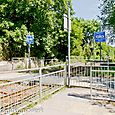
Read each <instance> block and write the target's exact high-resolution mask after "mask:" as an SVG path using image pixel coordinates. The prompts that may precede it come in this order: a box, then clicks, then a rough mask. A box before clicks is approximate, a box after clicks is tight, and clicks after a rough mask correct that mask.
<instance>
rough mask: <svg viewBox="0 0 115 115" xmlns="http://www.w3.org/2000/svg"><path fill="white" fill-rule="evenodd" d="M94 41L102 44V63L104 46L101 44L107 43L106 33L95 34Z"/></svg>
mask: <svg viewBox="0 0 115 115" xmlns="http://www.w3.org/2000/svg"><path fill="white" fill-rule="evenodd" d="M94 39H95V42H100V61H101V56H102V54H101V49H102V45H101V42H106V37H105V32H95V33H94Z"/></svg>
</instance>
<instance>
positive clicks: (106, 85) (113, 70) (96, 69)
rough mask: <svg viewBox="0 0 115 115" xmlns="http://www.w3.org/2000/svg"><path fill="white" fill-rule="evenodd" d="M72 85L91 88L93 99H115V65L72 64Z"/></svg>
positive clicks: (90, 92)
mask: <svg viewBox="0 0 115 115" xmlns="http://www.w3.org/2000/svg"><path fill="white" fill-rule="evenodd" d="M70 86H77V87H82V88H89V89H90V90H89V93H88V95H89V96H88V98H91V99H92V100H110V101H115V66H100V65H83V66H75V65H74V66H71V78H70Z"/></svg>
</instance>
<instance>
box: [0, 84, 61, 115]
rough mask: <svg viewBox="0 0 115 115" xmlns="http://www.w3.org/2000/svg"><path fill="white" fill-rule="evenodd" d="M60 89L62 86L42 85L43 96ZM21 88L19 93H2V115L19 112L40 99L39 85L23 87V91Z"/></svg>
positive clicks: (0, 98)
mask: <svg viewBox="0 0 115 115" xmlns="http://www.w3.org/2000/svg"><path fill="white" fill-rule="evenodd" d="M15 85H17V84H15ZM58 87H60V85H55V84H54V85H42V95H46V94H47V93H49V92H51V91H53V90H55V89H56V88H58ZM19 88H20V87H19ZM19 88H17V91H12V92H10V93H9V94H8V93H7V92H2V93H4V95H3V96H1V97H0V100H1V102H0V103H1V107H0V110H1V113H2V115H4V114H7V113H8V112H9V111H11V110H12V111H17V109H19V108H20V107H23V106H25V105H28V104H29V103H31V102H32V100H34V98H36V99H39V98H40V95H39V94H40V86H39V84H37V85H33V86H23V88H22V87H21V88H22V89H19ZM4 89H5V86H4Z"/></svg>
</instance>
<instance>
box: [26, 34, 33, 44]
mask: <svg viewBox="0 0 115 115" xmlns="http://www.w3.org/2000/svg"><path fill="white" fill-rule="evenodd" d="M26 43H27V44H34V36H32V35H27V36H26Z"/></svg>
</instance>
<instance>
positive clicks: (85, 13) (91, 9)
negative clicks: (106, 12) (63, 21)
mask: <svg viewBox="0 0 115 115" xmlns="http://www.w3.org/2000/svg"><path fill="white" fill-rule="evenodd" d="M72 4H73V8H74V10H75V13H76V14H75V16H76V17H78V18H84V19H97V15H100V11H99V8H98V6H99V0H72Z"/></svg>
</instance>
